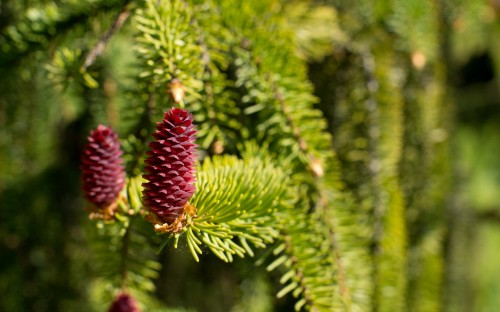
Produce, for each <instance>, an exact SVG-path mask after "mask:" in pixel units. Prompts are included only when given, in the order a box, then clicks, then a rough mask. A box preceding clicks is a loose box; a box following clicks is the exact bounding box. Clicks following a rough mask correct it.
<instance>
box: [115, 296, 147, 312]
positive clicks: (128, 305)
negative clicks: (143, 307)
mask: <svg viewBox="0 0 500 312" xmlns="http://www.w3.org/2000/svg"><path fill="white" fill-rule="evenodd" d="M108 312H140V310H139V308H138V307H137V302H136V301H135V299H134V298H133V297H132V296H130V295H129V294H126V293H121V294H119V295H118V297H116V299H115V301H113V303H112V304H111V306H110V307H109V310H108Z"/></svg>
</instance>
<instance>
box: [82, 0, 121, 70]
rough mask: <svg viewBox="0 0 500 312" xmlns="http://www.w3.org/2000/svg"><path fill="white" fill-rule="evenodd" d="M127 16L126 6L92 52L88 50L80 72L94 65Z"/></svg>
mask: <svg viewBox="0 0 500 312" xmlns="http://www.w3.org/2000/svg"><path fill="white" fill-rule="evenodd" d="M129 16H130V8H129V6H128V5H125V6H124V7H123V9H122V10H121V12H120V14H118V17H117V18H116V19H115V21H114V22H113V25H111V28H109V29H108V30H107V31H106V32H105V33H104V35H103V36H102V37H101V39H100V40H99V42H97V44H96V45H95V47H94V48H93V49H92V50H90V52H89V53H88V54H87V57H86V58H85V62H84V63H83V65H82V70H86V69H87V68H89V67H90V66H91V65H92V64H94V62H95V60H96V58H97V57H98V56H99V55H101V54H102V53H103V52H104V49H105V48H106V45H107V43H108V41H109V40H110V39H111V37H112V36H113V35H114V34H115V33H116V32H117V31H118V30H119V29H120V28H121V27H122V26H123V24H124V23H125V21H126V20H127V18H128V17H129Z"/></svg>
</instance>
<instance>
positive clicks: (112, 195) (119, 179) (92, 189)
mask: <svg viewBox="0 0 500 312" xmlns="http://www.w3.org/2000/svg"><path fill="white" fill-rule="evenodd" d="M122 153H123V152H122V150H121V148H120V142H119V141H118V135H117V134H116V133H115V132H114V131H113V130H112V129H111V128H108V127H106V126H103V125H99V126H98V127H97V129H95V130H93V131H91V132H90V136H89V137H88V143H87V145H86V146H85V149H84V151H83V155H82V163H81V170H82V182H83V190H84V192H85V197H86V198H87V200H88V201H89V202H91V203H92V204H94V205H95V206H97V207H98V208H107V207H108V206H110V205H111V204H112V203H113V202H114V201H116V199H117V198H118V195H119V194H120V191H121V190H122V188H123V185H124V183H125V170H124V166H123V160H122V158H121V155H122Z"/></svg>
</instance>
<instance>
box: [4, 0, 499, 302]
mask: <svg viewBox="0 0 500 312" xmlns="http://www.w3.org/2000/svg"><path fill="white" fill-rule="evenodd" d="M62 2H64V1H62ZM62 2H61V3H62ZM319 2H322V1H319ZM50 3H51V2H50V1H27V0H25V1H4V0H0V34H1V35H2V36H5V37H3V38H2V37H0V310H1V311H88V310H90V309H91V308H90V303H89V302H88V300H87V299H88V298H89V296H91V294H89V293H88V292H89V291H90V290H89V287H87V286H88V285H89V284H91V283H92V280H91V278H90V276H91V272H92V263H91V262H90V256H89V255H88V249H87V247H86V239H87V238H86V235H85V227H87V226H91V225H89V224H88V222H86V219H87V215H86V212H85V211H84V210H83V200H82V198H81V193H80V182H79V154H80V150H81V146H82V144H83V142H84V140H85V136H86V133H87V130H88V129H89V128H90V127H91V125H92V124H93V122H95V121H96V120H97V121H99V120H100V118H101V119H102V118H104V117H102V116H107V120H108V121H111V123H112V122H113V120H115V121H116V120H117V119H116V118H117V117H116V114H117V111H118V110H119V107H120V105H122V104H121V103H122V102H123V101H125V100H124V98H123V97H122V95H117V94H116V89H117V88H120V87H122V86H121V85H127V84H130V83H132V81H130V79H129V78H128V76H127V75H129V74H130V73H129V72H128V71H126V70H124V68H123V64H127V62H129V58H130V57H131V55H127V54H121V53H120V52H119V51H123V49H124V48H125V47H127V46H128V45H129V44H130V42H129V41H128V40H130V38H129V37H126V36H124V37H123V38H121V37H120V35H117V39H116V40H114V41H112V43H111V44H110V46H109V47H108V48H107V52H106V53H107V54H108V55H114V57H113V58H107V59H106V62H109V64H108V63H106V64H101V66H102V68H103V70H106V69H109V68H111V69H112V70H113V73H114V75H115V76H114V77H113V80H105V81H100V82H101V83H102V85H104V88H102V89H97V90H94V89H88V88H84V87H81V86H80V87H78V86H76V87H75V86H72V87H69V88H68V89H67V91H66V93H65V95H64V96H61V93H60V92H59V90H58V89H57V88H56V87H55V86H54V82H53V80H49V79H47V75H48V74H47V71H46V60H47V53H48V54H50V55H53V54H54V49H55V46H56V45H57V44H59V43H61V42H64V32H65V29H66V28H70V27H72V25H71V24H70V23H71V22H75V23H82V25H83V27H81V29H79V28H76V29H73V30H72V33H71V36H73V37H81V38H82V40H83V39H84V38H85V37H86V36H91V35H92V33H102V31H103V29H106V27H107V26H108V25H107V24H106V22H102V23H101V24H96V23H91V22H89V21H87V20H86V19H85V18H84V17H85V16H87V15H89V14H90V15H95V16H98V17H99V15H100V14H102V15H103V16H104V15H105V14H106V10H108V9H109V10H111V9H112V8H113V6H114V5H116V3H115V1H110V2H109V5H103V6H102V7H101V9H102V10H101V11H100V12H91V13H89V12H84V14H82V16H81V17H79V16H74V19H73V20H71V21H69V22H68V23H67V24H60V25H59V27H60V28H59V29H56V28H54V29H50V28H49V29H48V30H47V31H48V32H47V33H41V34H37V36H40V37H43V40H48V41H47V42H45V43H43V44H42V43H40V42H41V41H40V40H42V39H40V38H38V37H34V38H30V41H29V44H27V45H25V46H23V42H20V41H19V42H16V41H15V38H16V37H15V36H12V34H9V36H8V37H9V39H6V38H7V35H6V34H8V31H9V28H8V26H9V25H18V26H19V27H28V26H26V25H29V27H33V28H34V29H36V27H38V26H37V25H43V23H44V21H43V20H40V19H38V16H36V15H33V14H34V13H35V11H31V13H33V14H32V15H30V11H29V8H30V7H31V6H38V5H48V4H50ZM54 3H59V2H54ZM331 3H333V4H335V3H336V2H335V1H331ZM449 6H450V7H451V6H453V10H451V9H450V14H449V16H448V20H449V22H450V27H451V28H450V32H449V33H447V34H437V35H438V36H439V35H443V36H447V40H446V42H449V44H450V46H449V51H450V59H448V62H449V64H447V65H448V66H449V67H448V70H449V81H448V87H449V93H450V95H451V96H450V97H449V99H450V101H452V111H453V116H450V118H451V119H452V120H453V121H454V126H453V128H454V131H453V132H452V133H451V135H450V137H449V138H448V139H449V140H450V141H451V144H452V151H453V152H452V162H453V164H452V166H453V168H454V169H453V170H454V171H455V176H456V179H457V180H456V181H454V183H456V185H457V187H456V188H455V189H456V190H457V194H455V196H454V198H453V203H452V205H453V206H454V207H456V209H455V210H454V213H455V214H457V215H458V217H457V218H456V219H454V220H455V221H456V222H455V223H454V226H456V227H457V228H458V229H459V233H460V234H459V236H458V238H457V240H458V241H459V243H460V244H461V245H462V246H463V248H460V253H459V255H458V257H457V258H455V259H453V261H455V262H456V263H457V264H456V267H457V269H456V274H457V276H459V278H457V280H456V281H453V280H452V281H450V286H449V287H451V288H454V287H457V288H460V290H458V291H456V292H453V293H454V294H455V295H460V296H461V299H460V300H465V301H467V307H469V308H470V309H472V310H473V311H478V312H482V311H484V312H486V311H498V310H499V309H500V265H499V264H500V2H499V1H498V0H489V1H488V0H482V1H479V0H470V1H467V0H461V1H456V3H454V2H453V1H449ZM416 7H417V8H418V5H417V6H416ZM339 14H342V12H340V13H339ZM24 16H27V18H24ZM102 20H103V21H105V20H106V19H102ZM37 23H38V24H37ZM40 27H41V26H40ZM408 27H411V25H408ZM85 29H87V30H85ZM88 29H92V31H91V32H89V31H88ZM56 34H57V35H58V36H56ZM61 34H62V35H61ZM12 38H14V39H12ZM47 38H48V39H47ZM14 44H18V45H19V46H16V48H11V47H12V45H14ZM42 46H43V47H44V49H40V47H42ZM125 49H126V48H125ZM415 57H416V58H417V59H416V60H414V62H417V63H418V62H419V59H418V54H416V56H415ZM420 61H421V60H420ZM424 63H425V59H424ZM310 66H311V72H314V70H315V68H316V67H315V66H317V63H316V62H315V61H313V60H311V63H310ZM71 78H72V77H68V79H69V80H71ZM312 80H313V82H315V81H314V78H312ZM315 83H316V84H318V82H315ZM103 102H104V103H107V104H106V105H101V103H103ZM54 103H58V105H55V104H54ZM117 107H118V108H117ZM113 116H115V119H113ZM119 127H120V126H119ZM119 127H118V130H119V131H120V130H122V129H120V128H119ZM174 256H175V257H172V258H169V257H168V256H165V258H166V259H163V260H164V261H165V262H164V263H166V264H167V265H166V267H167V269H165V270H166V271H165V272H163V273H164V274H167V275H168V274H170V275H175V271H176V270H180V272H183V273H185V274H187V275H188V276H197V277H200V278H199V279H198V278H197V279H195V278H193V281H192V282H191V283H190V286H189V287H190V289H189V290H184V291H181V290H175V291H173V292H172V294H171V297H170V298H168V300H169V302H170V303H172V304H173V305H176V304H179V305H181V304H182V303H183V302H185V300H186V298H187V297H188V296H189V292H199V293H203V292H204V291H205V289H206V288H211V289H212V292H211V293H214V292H218V293H217V296H216V297H213V298H212V299H213V300H214V301H213V302H210V301H207V302H205V303H203V304H205V305H206V307H209V306H210V305H211V304H214V305H217V304H220V302H219V301H218V300H219V299H220V298H224V297H226V299H228V298H227V297H231V296H232V295H227V293H229V292H230V291H231V288H232V287H233V286H234V285H239V286H238V287H240V293H239V295H238V296H239V297H238V296H237V297H238V298H232V297H231V298H229V299H228V300H229V301H228V302H229V303H228V306H227V307H222V308H221V309H223V310H224V309H226V310H227V311H229V310H230V309H233V310H232V311H267V310H268V309H270V308H269V307H270V306H271V305H273V304H276V303H275V302H274V301H275V300H276V299H274V298H273V297H270V296H269V292H268V291H264V290H266V289H267V288H266V287H269V285H270V284H272V283H273V282H272V281H270V280H271V279H270V278H269V277H267V276H265V275H264V273H263V272H260V271H257V274H254V276H252V277H251V278H247V277H245V276H247V275H248V273H249V272H251V271H252V270H254V268H253V266H251V265H250V264H249V263H250V262H249V263H246V262H241V263H240V264H238V265H236V267H232V268H228V266H222V265H220V264H219V263H218V260H214V259H212V258H210V257H207V258H208V259H207V262H208V264H207V265H206V266H205V268H208V271H204V272H200V270H199V268H198V267H195V266H193V265H189V264H186V263H185V262H182V261H181V260H182V259H186V258H189V255H187V254H185V253H180V255H179V254H176V255H174ZM168 264H171V265H172V266H170V267H169V266H168ZM173 268H176V269H173ZM179 268H180V269H179ZM464 281H465V284H464ZM457 284H460V285H457ZM256 285H257V286H256ZM165 287H167V286H165V285H161V284H160V285H158V288H159V289H160V290H161V289H163V288H165ZM214 289H216V291H215V290H214ZM235 296H236V295H235ZM252 298H253V299H252ZM255 298H259V300H255ZM252 300H253V301H252ZM450 300H452V301H453V298H451V299H450ZM462 302H463V301H462ZM231 303H234V305H233V306H232V307H231V306H230V305H231ZM203 304H202V303H200V305H199V306H203ZM280 304H281V306H283V307H284V308H283V309H286V307H287V304H286V303H283V302H281V303H278V306H279V305H280ZM251 308H253V310H251ZM206 311H210V310H206Z"/></svg>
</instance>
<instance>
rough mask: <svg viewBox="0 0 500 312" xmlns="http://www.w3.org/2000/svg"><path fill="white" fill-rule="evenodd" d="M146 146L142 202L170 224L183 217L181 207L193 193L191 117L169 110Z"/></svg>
mask: <svg viewBox="0 0 500 312" xmlns="http://www.w3.org/2000/svg"><path fill="white" fill-rule="evenodd" d="M153 137H154V138H155V139H156V141H153V142H151V143H150V144H149V147H150V148H151V150H150V151H149V152H148V153H147V155H148V158H147V159H146V166H145V168H144V170H145V172H146V174H145V175H144V176H143V177H144V178H145V179H146V180H148V181H149V182H147V183H144V184H143V186H144V191H143V200H144V204H145V205H146V207H148V208H149V210H150V211H151V212H153V213H154V214H155V215H156V216H157V217H158V219H160V220H161V221H162V222H164V223H168V224H172V223H174V221H175V220H176V219H177V218H178V217H180V216H182V214H183V211H184V205H185V204H186V203H187V201H188V200H189V198H191V196H193V193H194V185H193V184H194V181H195V177H194V172H193V171H194V169H193V165H194V162H195V158H196V155H195V149H196V146H197V145H196V144H195V143H194V141H195V138H196V130H195V129H194V125H193V115H191V114H190V113H189V112H188V111H187V110H184V109H180V108H172V109H170V111H168V112H166V113H165V117H164V118H163V122H161V123H158V124H157V125H156V131H155V133H153Z"/></svg>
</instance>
